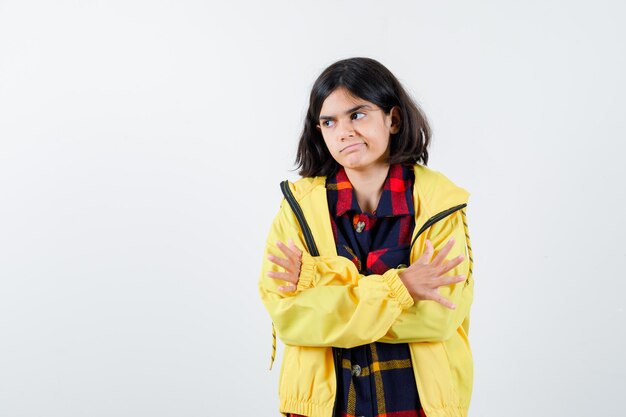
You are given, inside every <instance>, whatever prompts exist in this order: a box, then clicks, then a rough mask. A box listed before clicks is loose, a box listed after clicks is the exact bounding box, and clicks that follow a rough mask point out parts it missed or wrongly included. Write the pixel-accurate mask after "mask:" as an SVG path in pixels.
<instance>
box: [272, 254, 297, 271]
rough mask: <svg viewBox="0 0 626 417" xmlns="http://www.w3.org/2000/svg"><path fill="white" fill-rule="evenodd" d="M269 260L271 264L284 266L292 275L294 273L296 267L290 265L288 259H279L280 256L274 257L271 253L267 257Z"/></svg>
mask: <svg viewBox="0 0 626 417" xmlns="http://www.w3.org/2000/svg"><path fill="white" fill-rule="evenodd" d="M267 259H269V260H270V261H271V262H273V263H275V264H276V265H278V266H282V267H283V268H285V269H286V270H287V271H288V272H292V273H293V272H294V271H293V268H294V265H293V264H292V263H290V262H289V261H288V260H287V259H284V258H279V257H278V256H274V255H272V254H271V253H270V254H269V255H267Z"/></svg>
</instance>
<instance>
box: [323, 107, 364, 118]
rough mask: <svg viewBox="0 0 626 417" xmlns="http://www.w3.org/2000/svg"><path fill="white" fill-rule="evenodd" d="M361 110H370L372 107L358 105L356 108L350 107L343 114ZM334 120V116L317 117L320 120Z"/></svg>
mask: <svg viewBox="0 0 626 417" xmlns="http://www.w3.org/2000/svg"><path fill="white" fill-rule="evenodd" d="M361 109H367V110H372V107H371V106H368V105H367V104H359V105H358V106H355V107H352V108H351V109H348V110H346V111H345V112H344V114H350V113H354V112H355V111H357V110H361ZM334 118H335V116H320V117H319V119H320V120H332V119H334Z"/></svg>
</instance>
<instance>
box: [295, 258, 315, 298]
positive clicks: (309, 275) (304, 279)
mask: <svg viewBox="0 0 626 417" xmlns="http://www.w3.org/2000/svg"><path fill="white" fill-rule="evenodd" d="M314 278H315V260H314V259H313V257H312V256H311V255H310V254H309V253H308V252H306V251H303V252H302V266H301V267H300V278H298V286H297V287H296V291H302V290H305V289H307V288H311V287H312V286H313V284H314V281H313V279H314Z"/></svg>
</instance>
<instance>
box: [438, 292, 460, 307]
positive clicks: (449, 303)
mask: <svg viewBox="0 0 626 417" xmlns="http://www.w3.org/2000/svg"><path fill="white" fill-rule="evenodd" d="M433 300H434V301H436V302H438V303H439V304H441V305H442V306H444V307H447V308H449V309H451V310H454V309H455V308H456V305H454V303H453V302H452V301H450V300H448V299H447V298H444V297H442V296H441V294H439V293H437V295H435V296H434V297H433Z"/></svg>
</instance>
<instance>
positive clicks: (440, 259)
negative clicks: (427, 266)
mask: <svg viewBox="0 0 626 417" xmlns="http://www.w3.org/2000/svg"><path fill="white" fill-rule="evenodd" d="M453 246H454V238H453V237H452V238H450V240H448V243H446V244H445V246H444V247H443V248H441V250H440V251H439V253H438V254H437V256H435V259H433V261H432V262H431V263H432V264H433V265H439V264H441V263H442V262H443V260H444V259H446V256H447V255H448V253H449V252H450V250H452V247H453Z"/></svg>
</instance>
